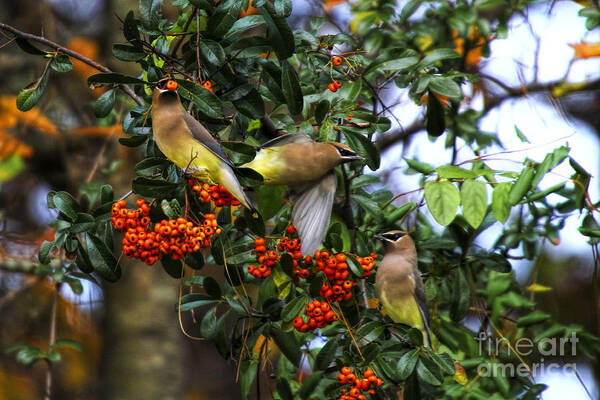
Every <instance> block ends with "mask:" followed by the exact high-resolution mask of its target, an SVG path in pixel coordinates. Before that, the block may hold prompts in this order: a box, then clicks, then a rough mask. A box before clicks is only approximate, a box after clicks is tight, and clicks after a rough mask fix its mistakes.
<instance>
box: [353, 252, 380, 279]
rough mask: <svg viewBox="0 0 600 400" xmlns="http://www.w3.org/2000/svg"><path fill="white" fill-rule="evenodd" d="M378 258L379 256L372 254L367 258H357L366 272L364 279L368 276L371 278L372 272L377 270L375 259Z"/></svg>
mask: <svg viewBox="0 0 600 400" xmlns="http://www.w3.org/2000/svg"><path fill="white" fill-rule="evenodd" d="M376 258H377V254H375V253H371V255H369V256H367V257H356V261H358V262H359V263H360V265H361V266H362V268H363V269H364V270H365V272H364V273H363V276H362V277H363V278H366V277H367V276H371V271H372V270H373V268H375V259H376Z"/></svg>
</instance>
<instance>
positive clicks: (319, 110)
mask: <svg viewBox="0 0 600 400" xmlns="http://www.w3.org/2000/svg"><path fill="white" fill-rule="evenodd" d="M329 108H330V104H329V101H327V100H321V101H320V102H319V103H318V104H317V107H316V108H315V121H316V123H317V124H320V123H321V122H323V119H325V116H326V115H327V113H328V112H329Z"/></svg>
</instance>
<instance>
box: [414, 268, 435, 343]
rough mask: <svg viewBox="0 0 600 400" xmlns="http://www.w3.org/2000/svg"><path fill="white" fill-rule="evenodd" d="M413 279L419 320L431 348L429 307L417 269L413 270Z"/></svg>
mask: <svg viewBox="0 0 600 400" xmlns="http://www.w3.org/2000/svg"><path fill="white" fill-rule="evenodd" d="M413 279H414V281H415V300H416V302H417V306H418V307H419V312H420V313H421V319H422V320H423V327H424V328H425V333H426V334H427V338H426V339H427V341H428V342H429V343H428V344H429V346H431V332H430V330H429V307H427V297H426V296H425V286H424V285H423V279H422V278H421V273H420V272H419V270H418V268H415V269H414V270H413Z"/></svg>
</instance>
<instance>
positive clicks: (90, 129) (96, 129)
mask: <svg viewBox="0 0 600 400" xmlns="http://www.w3.org/2000/svg"><path fill="white" fill-rule="evenodd" d="M70 132H71V133H72V134H74V135H80V136H99V137H106V136H112V135H114V134H117V133H119V134H120V133H123V126H122V125H121V124H117V125H110V126H85V127H82V128H74V129H71V131H70Z"/></svg>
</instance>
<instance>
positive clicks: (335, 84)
mask: <svg viewBox="0 0 600 400" xmlns="http://www.w3.org/2000/svg"><path fill="white" fill-rule="evenodd" d="M341 87H342V84H341V83H340V82H338V81H333V82H331V83H330V84H329V85H327V88H328V89H329V90H331V91H332V92H334V93H335V92H337V90H338V89H339V88H341Z"/></svg>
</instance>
